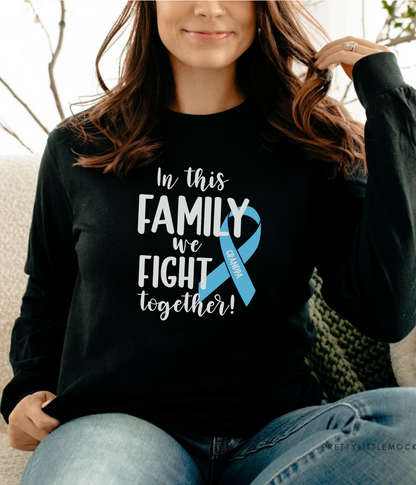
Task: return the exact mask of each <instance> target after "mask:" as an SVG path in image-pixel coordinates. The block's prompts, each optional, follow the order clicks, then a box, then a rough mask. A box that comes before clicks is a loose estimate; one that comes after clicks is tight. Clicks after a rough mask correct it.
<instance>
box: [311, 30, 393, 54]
mask: <svg viewBox="0 0 416 485" xmlns="http://www.w3.org/2000/svg"><path fill="white" fill-rule="evenodd" d="M347 42H356V43H357V45H356V47H355V51H356V52H359V51H358V49H359V50H360V51H361V52H360V53H361V54H370V53H371V52H380V51H386V52H387V51H389V50H390V49H389V48H388V47H386V46H385V45H380V44H376V43H375V42H371V41H370V40H367V39H361V38H358V37H352V36H351V35H349V36H347V37H344V38H342V39H337V40H334V41H332V42H329V43H328V44H326V45H324V47H322V49H321V50H320V51H318V52H317V53H316V56H318V57H320V56H321V55H322V54H325V53H327V51H331V53H333V52H339V51H340V50H345V44H346V43H347ZM346 52H348V51H346Z"/></svg>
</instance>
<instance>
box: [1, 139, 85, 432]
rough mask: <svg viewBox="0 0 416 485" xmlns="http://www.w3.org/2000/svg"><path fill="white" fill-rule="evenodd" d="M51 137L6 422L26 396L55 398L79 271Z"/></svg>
mask: <svg viewBox="0 0 416 485" xmlns="http://www.w3.org/2000/svg"><path fill="white" fill-rule="evenodd" d="M50 146H52V143H51V135H50V136H49V139H48V143H47V145H46V148H45V151H44V153H43V156H42V159H41V163H40V167H39V173H38V180H37V187H36V195H35V202H34V207H33V213H32V221H31V227H30V232H29V241H28V253H27V259H26V263H25V266H24V271H25V273H26V274H27V275H28V276H29V277H28V282H27V287H26V291H25V294H24V296H23V298H22V304H21V310H20V316H19V317H18V318H17V319H16V321H15V323H14V327H13V330H12V336H11V349H10V356H9V357H10V363H11V365H12V368H13V373H14V377H13V379H12V380H11V381H10V382H9V383H8V384H7V386H6V387H5V389H4V391H3V395H2V401H1V413H2V414H3V416H4V418H5V420H6V422H7V423H8V417H9V415H10V413H11V411H12V410H13V408H14V407H15V406H16V404H17V403H18V402H19V401H20V400H21V399H23V397H25V396H26V395H28V394H32V393H33V392H36V391H40V390H46V391H50V392H53V393H54V394H56V390H57V383H58V376H59V368H60V361H61V355H62V348H63V342H64V337H65V329H66V322H67V318H68V313H69V308H70V304H71V300H72V295H73V289H74V285H75V280H76V275H77V271H78V264H77V257H76V253H75V241H74V237H73V234H72V210H71V206H70V203H69V199H68V196H67V193H66V189H65V186H64V184H63V182H62V178H61V174H60V171H59V170H58V168H57V166H56V165H55V161H54V157H53V156H52V155H51V149H50Z"/></svg>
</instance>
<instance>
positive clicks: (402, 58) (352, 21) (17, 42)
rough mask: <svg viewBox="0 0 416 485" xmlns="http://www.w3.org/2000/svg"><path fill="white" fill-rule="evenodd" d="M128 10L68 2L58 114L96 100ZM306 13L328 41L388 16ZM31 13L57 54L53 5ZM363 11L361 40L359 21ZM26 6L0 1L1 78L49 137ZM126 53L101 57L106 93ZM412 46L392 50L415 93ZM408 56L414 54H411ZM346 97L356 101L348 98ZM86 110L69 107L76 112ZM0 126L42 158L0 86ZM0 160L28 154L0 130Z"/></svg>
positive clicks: (44, 56)
mask: <svg viewBox="0 0 416 485" xmlns="http://www.w3.org/2000/svg"><path fill="white" fill-rule="evenodd" d="M125 4H126V0H98V1H97V0H67V1H66V2H65V5H66V8H67V13H66V28H65V33H64V42H63V48H62V51H61V54H60V56H59V58H58V61H57V64H56V67H55V78H56V82H57V85H58V88H59V92H60V96H61V101H62V105H63V109H64V111H65V114H66V116H69V115H70V110H69V104H70V103H71V102H76V101H78V100H79V99H80V97H81V99H82V100H85V99H87V98H86V96H88V95H92V94H96V93H98V92H99V90H98V82H97V81H96V79H95V57H96V54H97V52H98V50H99V48H100V46H101V44H102V42H103V40H104V38H105V36H106V34H107V33H108V31H109V30H110V28H111V26H112V25H113V23H114V22H115V20H116V19H117V17H118V15H119V13H120V12H121V10H122V9H123V7H124V5H125ZM316 4H317V5H316V7H311V10H312V11H313V13H314V14H315V16H316V17H317V18H318V20H319V21H320V22H321V23H322V25H323V26H324V28H325V29H326V30H327V31H328V33H329V35H330V36H331V38H332V39H333V40H335V39H339V38H342V37H344V36H347V35H353V36H356V37H360V38H362V37H364V38H366V39H368V40H371V41H374V40H375V38H376V36H377V34H378V32H379V30H380V29H381V27H382V25H383V22H384V19H385V17H386V16H385V13H384V11H383V10H382V9H381V1H380V0H365V1H364V4H363V2H362V0H348V1H343V0H323V1H321V2H319V0H317V2H316ZM33 5H34V7H35V9H36V11H37V12H38V14H39V16H40V18H41V19H42V22H43V23H44V25H45V27H46V28H47V30H48V32H49V34H50V36H51V41H52V45H53V46H54V47H55V45H56V42H57V39H58V33H59V27H58V22H59V19H60V4H59V1H58V0H34V1H33ZM363 5H364V9H365V18H366V22H365V36H364V35H363V27H362V21H361V14H362V8H363ZM34 19H35V16H34V13H33V10H32V7H31V4H30V3H29V2H27V1H24V0H0V77H2V78H3V79H4V80H5V81H6V82H7V83H9V84H10V85H11V86H12V87H13V89H14V90H15V91H16V92H17V94H18V95H19V96H20V97H21V98H22V99H23V100H24V101H25V102H26V103H27V104H29V105H30V107H31V108H32V110H33V111H34V112H35V113H36V114H37V115H38V116H39V118H40V119H41V121H42V122H43V124H44V125H46V127H47V128H48V129H49V130H51V129H53V127H54V126H55V125H56V124H57V123H59V121H60V118H59V115H58V112H57V110H56V107H55V104H54V99H53V96H52V92H51V91H50V89H49V78H48V63H49V62H50V59H51V54H50V50H49V46H48V42H47V38H46V35H45V33H44V31H43V29H42V27H41V24H40V23H35V22H34ZM122 46H123V39H121V40H120V41H119V42H118V43H117V44H116V45H115V46H114V47H113V48H112V49H110V51H109V53H108V54H106V55H105V56H104V59H103V61H102V64H101V67H102V72H103V75H104V79H105V80H106V81H107V82H108V85H109V86H111V85H112V84H113V83H114V79H115V78H116V77H117V70H118V64H117V58H118V55H119V53H120V51H121V48H122ZM415 46H416V42H413V44H411V45H401V46H399V47H398V49H392V50H393V52H394V53H395V54H396V56H397V58H398V61H399V65H400V66H401V68H402V72H403V76H404V78H405V80H406V82H407V83H409V84H411V85H413V86H416V68H411V69H406V66H409V65H411V64H412V63H415V61H416V58H415V57H416V56H415V55H414V52H415V50H416V49H415ZM412 50H413V53H412ZM334 74H335V79H334V83H333V88H332V91H331V95H332V96H334V97H336V98H337V99H339V98H338V97H339V94H340V93H341V92H343V91H344V89H345V87H346V85H347V84H348V82H349V79H348V77H347V76H346V75H345V73H344V71H343V70H342V68H341V67H339V66H338V67H337V68H336V69H335V73H334ZM350 91H351V92H350V96H353V97H354V96H355V92H354V90H353V89H352V90H350ZM81 109H84V108H80V107H74V111H75V112H76V111H79V110H81ZM348 109H349V110H350V112H351V113H352V115H353V116H354V118H356V119H359V120H360V121H365V113H364V110H363V108H362V106H361V104H360V103H359V102H356V103H353V104H351V105H348ZM0 120H1V121H3V122H7V125H8V126H9V127H10V128H11V129H13V130H14V131H16V132H17V133H18V134H19V136H20V137H21V138H22V140H23V141H24V142H25V143H26V144H27V145H29V146H30V147H31V148H32V150H33V151H35V152H37V153H42V151H43V149H44V146H45V142H46V134H45V133H44V132H43V131H42V130H41V129H40V128H39V127H38V125H37V124H36V123H35V122H34V121H33V120H32V119H31V118H30V117H29V115H28V114H27V113H26V111H25V110H24V109H23V108H22V107H21V106H20V105H19V103H18V102H17V101H16V100H15V99H14V98H13V97H12V95H11V94H10V93H9V91H7V89H6V88H5V87H4V86H3V85H2V84H0ZM0 153H3V154H4V153H28V151H27V150H26V148H24V147H23V146H22V145H21V144H20V143H19V142H18V141H16V140H15V139H13V138H12V137H11V136H10V135H8V134H6V133H5V132H4V131H3V130H2V129H0Z"/></svg>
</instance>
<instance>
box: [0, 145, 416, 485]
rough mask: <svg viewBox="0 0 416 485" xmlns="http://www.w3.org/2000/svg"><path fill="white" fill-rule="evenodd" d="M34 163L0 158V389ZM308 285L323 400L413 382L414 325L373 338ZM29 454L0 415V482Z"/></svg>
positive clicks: (6, 371) (14, 474)
mask: <svg viewBox="0 0 416 485" xmlns="http://www.w3.org/2000/svg"><path fill="white" fill-rule="evenodd" d="M39 161H40V157H39V156H37V155H25V156H22V155H14V156H4V155H3V156H0V234H1V238H0V285H1V297H0V393H1V392H2V390H3V388H4V386H5V385H6V384H7V382H8V381H9V380H10V379H11V378H12V375H13V374H12V370H11V367H10V364H9V360H8V358H9V355H8V354H9V347H10V334H11V329H12V326H13V323H14V320H15V319H16V318H17V316H18V315H19V309H20V304H21V297H22V295H23V293H24V291H25V287H26V283H27V275H26V274H25V273H24V271H23V267H24V263H25V259H26V252H27V241H28V234H29V228H30V222H31V216H32V208H33V200H34V195H35V189H36V180H37V173H38V168H39ZM313 283H314V285H315V293H314V295H313V297H312V298H311V300H310V302H309V309H310V316H311V319H312V320H313V322H314V324H315V326H316V328H317V343H316V346H315V348H314V349H313V350H312V351H311V353H310V354H309V355H308V356H307V358H306V361H307V362H308V364H309V365H310V367H311V368H312V371H313V373H314V374H315V375H316V377H317V378H318V380H319V381H320V382H321V384H322V386H323V389H324V397H325V399H326V400H327V401H328V402H332V401H334V400H337V399H340V398H342V397H344V396H347V395H350V394H353V393H356V392H360V391H364V390H366V389H374V388H377V387H388V386H396V385H398V384H399V385H410V386H416V371H415V362H414V356H415V355H416V329H415V331H413V332H412V333H411V334H410V335H409V336H408V337H406V339H404V340H403V341H402V342H399V343H398V344H393V345H390V346H389V345H388V344H383V343H379V342H375V341H373V340H371V339H370V338H368V337H365V336H363V335H361V334H360V333H359V332H358V331H357V330H356V329H355V328H354V327H353V326H352V325H351V324H350V323H349V322H348V321H346V320H344V319H343V318H341V317H340V315H338V314H337V313H336V312H334V311H333V310H331V309H330V308H329V307H328V306H327V305H326V303H325V301H324V300H323V299H322V296H321V293H320V288H321V286H322V280H321V279H320V277H319V275H318V274H317V273H316V272H315V274H314V276H313ZM390 359H392V361H391V360H390ZM31 454H32V453H31V452H24V451H18V450H15V449H12V448H11V447H10V446H9V444H8V435H7V426H6V423H5V422H4V420H3V419H2V418H0V485H17V484H19V483H20V478H21V475H22V473H23V470H24V467H25V465H26V462H27V461H28V459H29V457H30V456H31Z"/></svg>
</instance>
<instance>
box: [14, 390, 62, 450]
mask: <svg viewBox="0 0 416 485" xmlns="http://www.w3.org/2000/svg"><path fill="white" fill-rule="evenodd" d="M55 397H56V396H55V395H54V394H52V393H50V392H47V391H39V392H36V393H34V394H31V395H29V396H26V397H25V398H23V399H22V400H21V401H20V402H19V403H18V404H17V406H16V407H15V408H14V409H13V411H12V412H11V414H10V416H9V426H8V429H7V433H8V435H9V444H10V446H11V447H12V448H16V449H18V450H23V451H28V450H34V449H35V448H36V446H37V445H38V444H39V443H40V442H41V441H42V440H43V439H45V438H46V437H47V436H48V435H49V434H50V433H51V432H52V431H53V430H54V429H56V428H57V427H58V426H59V425H60V422H59V421H58V420H57V419H55V418H53V417H52V416H49V415H48V414H46V413H44V412H43V411H42V405H44V404H45V405H46V403H47V399H49V402H50V401H51V400H52V399H54V398H55Z"/></svg>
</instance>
